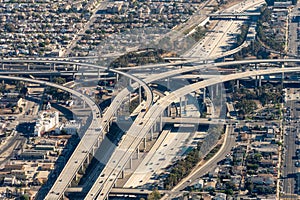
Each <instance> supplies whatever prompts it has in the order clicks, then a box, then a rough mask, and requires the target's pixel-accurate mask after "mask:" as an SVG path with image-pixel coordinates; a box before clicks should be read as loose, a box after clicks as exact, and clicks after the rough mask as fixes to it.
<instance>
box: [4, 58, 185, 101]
mask: <svg viewBox="0 0 300 200" xmlns="http://www.w3.org/2000/svg"><path fill="white" fill-rule="evenodd" d="M185 62H187V61H185ZM0 63H52V64H66V65H77V66H81V67H88V68H94V69H99V70H105V71H110V72H114V73H117V74H120V75H123V76H125V77H127V78H129V79H132V80H134V81H135V82H137V83H139V85H140V86H141V87H143V88H144V90H145V91H146V94H147V97H146V98H147V102H146V107H149V106H151V104H152V100H153V96H152V91H151V89H150V88H149V87H148V86H147V84H146V83H145V82H144V81H142V80H141V79H139V78H137V77H135V76H133V75H131V74H128V73H126V72H122V71H120V70H117V69H110V68H108V67H103V66H99V65H96V64H92V63H81V62H75V61H65V60H50V59H40V58H35V59H0ZM164 64H165V63H164ZM167 64H169V65H170V63H167ZM50 67H51V66H50Z"/></svg>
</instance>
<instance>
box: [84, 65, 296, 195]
mask: <svg viewBox="0 0 300 200" xmlns="http://www.w3.org/2000/svg"><path fill="white" fill-rule="evenodd" d="M298 61H299V60H298ZM298 71H300V67H293V68H273V69H268V70H258V71H249V72H243V73H237V74H230V75H224V76H220V77H217V78H212V79H208V80H205V81H201V82H198V83H194V84H191V85H187V86H185V87H182V88H180V89H178V90H176V91H175V92H172V93H171V94H169V95H168V96H166V97H164V98H163V99H161V100H160V101H158V102H157V103H156V104H154V105H153V106H152V107H151V108H150V110H149V111H148V112H147V113H146V114H145V115H143V116H140V115H139V116H138V117H137V118H136V120H135V121H134V123H133V124H132V126H131V127H130V129H129V131H128V133H127V134H129V135H130V137H128V138H127V137H126V138H125V139H124V141H123V142H122V144H121V146H120V150H117V151H115V152H114V154H113V155H112V157H111V159H110V163H109V167H106V168H104V170H103V172H102V173H101V174H102V175H103V176H99V178H98V179H97V181H96V183H95V184H94V186H93V187H92V189H91V190H90V192H89V193H88V195H87V196H86V198H85V199H86V200H88V199H105V198H106V197H107V195H108V193H109V191H110V190H111V188H112V187H113V185H114V183H115V181H116V179H117V177H118V176H119V174H120V173H121V171H122V170H123V169H124V167H125V164H126V163H127V162H128V161H129V159H130V157H131V156H132V154H133V153H134V152H135V150H136V149H137V147H138V145H139V144H140V142H141V141H142V138H143V137H144V136H145V135H146V134H147V133H148V132H149V131H150V129H151V127H152V126H153V125H154V123H155V122H156V121H157V119H158V118H159V117H160V116H161V114H162V113H163V111H164V110H165V109H166V108H167V107H168V106H169V105H170V104H171V103H172V102H173V101H175V100H176V99H177V98H178V97H180V96H184V95H187V94H189V93H190V92H193V91H195V90H197V89H199V88H205V87H208V86H212V85H215V84H218V83H223V82H226V81H230V80H235V79H240V78H246V77H249V76H258V75H267V74H276V73H283V72H285V73H291V72H298Z"/></svg>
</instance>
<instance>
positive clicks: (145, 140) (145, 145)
mask: <svg viewBox="0 0 300 200" xmlns="http://www.w3.org/2000/svg"><path fill="white" fill-rule="evenodd" d="M146 148H147V138H146V137H144V152H146Z"/></svg>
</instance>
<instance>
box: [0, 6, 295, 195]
mask: <svg viewBox="0 0 300 200" xmlns="http://www.w3.org/2000/svg"><path fill="white" fill-rule="evenodd" d="M261 2H262V1H259V2H255V3H254V1H253V3H254V4H253V5H256V4H260V3H261ZM253 5H252V4H251V5H250V6H249V7H251V6H253ZM232 9H233V10H234V11H236V12H242V11H243V10H241V11H238V9H237V8H236V9H235V8H232ZM233 10H229V12H231V11H233ZM221 28H224V29H226V30H224V32H226V33H227V32H228V30H231V31H232V32H236V30H237V28H238V24H237V23H236V22H232V21H231V22H228V23H226V24H223V25H222V27H221ZM231 31H229V32H231ZM222 32H223V31H222ZM222 32H220V33H222ZM220 35H221V36H220V39H218V40H216V39H212V38H213V37H208V40H207V41H205V42H204V43H203V44H204V46H212V47H213V46H216V45H210V44H212V42H214V41H215V42H216V43H218V44H220V43H222V44H223V43H224V44H226V40H227V39H225V41H223V40H224V38H225V37H223V36H224V34H220ZM221 40H222V41H221ZM196 48H198V49H196V50H192V51H191V52H194V53H195V52H197V53H199V50H201V49H202V48H203V46H202V47H201V46H200V47H196ZM238 50H239V49H237V51H238ZM222 52H223V50H220V49H215V48H210V49H207V50H206V53H205V54H203V55H205V56H207V55H216V54H218V55H221V54H222ZM186 56H187V57H193V53H190V54H189V55H186ZM197 57H198V56H197ZM0 62H2V63H53V64H65V65H70V66H71V65H78V66H79V67H89V68H94V69H101V70H110V71H112V72H115V73H118V74H120V75H124V76H126V77H128V78H130V79H132V80H134V81H135V83H133V84H131V85H129V86H128V87H126V88H124V89H123V90H122V91H120V92H119V94H118V95H117V96H116V97H115V98H114V100H113V101H112V103H111V105H110V107H109V108H108V109H107V111H106V112H105V113H103V116H102V117H98V115H99V114H98V113H101V112H102V111H100V109H99V108H98V106H97V105H96V104H95V103H94V102H93V100H91V99H90V98H89V97H87V96H85V95H82V94H81V93H79V92H77V91H75V90H72V89H69V88H66V87H63V86H60V85H55V84H53V83H50V82H45V81H39V80H32V79H26V78H18V77H10V76H3V75H2V76H0V79H14V80H19V81H20V80H22V81H27V82H32V83H39V84H41V85H47V86H51V87H56V88H60V89H62V90H65V91H68V92H70V93H72V94H73V95H75V96H77V97H78V98H81V99H82V100H83V101H84V102H86V103H87V104H88V106H89V107H90V108H91V111H92V120H91V124H90V126H89V128H88V129H87V132H86V133H85V134H84V136H83V138H82V139H81V142H80V143H79V145H78V146H77V148H76V150H75V152H74V153H73V154H72V156H71V157H70V159H69V160H68V162H67V164H66V166H65V167H64V169H63V171H62V172H61V173H60V175H59V177H58V178H57V180H56V182H55V183H54V185H53V187H52V188H51V189H50V191H49V193H48V194H47V196H46V197H45V199H61V198H62V197H63V195H64V192H65V191H66V190H67V188H68V187H69V185H70V182H71V181H72V180H73V179H74V177H75V176H76V173H77V172H78V170H79V168H80V167H81V166H82V164H83V163H84V162H86V160H87V157H88V155H89V153H92V152H93V150H95V149H96V148H97V147H98V146H99V143H100V142H101V140H102V139H103V136H104V134H105V133H106V132H107V129H108V128H109V125H110V121H111V120H112V117H113V116H114V115H115V113H116V112H117V110H118V108H119V107H120V106H121V104H122V103H123V102H124V99H126V97H127V96H128V95H129V94H130V93H132V92H134V91H135V90H136V89H138V88H140V87H143V89H144V90H145V93H146V98H145V101H144V105H143V107H142V108H144V109H145V111H141V112H140V113H139V114H138V116H137V118H136V119H135V121H134V122H133V124H132V126H131V127H130V129H129V130H128V131H127V133H126V135H128V136H130V137H124V139H123V140H122V141H121V143H120V145H119V146H118V148H117V149H116V150H115V151H114V152H113V154H112V156H111V157H110V159H109V161H108V163H107V165H106V166H107V167H105V168H104V169H103V171H102V172H101V175H100V176H99V177H98V179H97V180H96V181H95V183H94V185H93V186H92V187H91V190H90V191H89V192H88V194H87V195H86V198H85V199H96V198H97V199H104V198H106V197H107V196H108V194H109V192H110V191H111V189H112V187H113V185H114V184H115V181H116V179H117V178H118V177H119V175H120V174H121V173H122V170H124V168H125V165H126V163H128V161H129V160H130V159H131V157H132V155H133V154H134V153H135V152H136V149H137V147H138V145H139V144H140V143H141V142H142V139H143V138H144V137H145V135H146V134H147V133H148V132H150V131H151V129H152V128H153V127H154V124H156V123H157V122H158V121H159V120H160V118H162V116H163V112H164V111H165V110H166V108H167V107H168V106H169V105H170V104H172V103H173V102H175V101H177V100H178V98H179V97H184V96H185V95H188V94H189V93H191V92H193V91H196V90H198V89H199V88H206V87H209V86H212V85H216V84H219V83H224V82H226V81H230V80H236V79H241V78H246V77H255V76H263V75H268V74H278V73H282V72H285V73H292V72H299V71H300V67H290V68H271V69H266V70H257V71H246V72H242V73H236V74H230V75H219V76H218V77H216V78H208V79H207V80H204V81H201V82H197V83H194V84H191V85H187V86H185V87H182V88H180V89H178V90H175V91H172V92H171V93H170V94H169V95H167V96H165V97H163V98H161V99H159V100H158V101H157V102H155V103H154V102H153V94H152V90H151V88H150V87H149V86H148V85H147V84H148V83H151V82H153V81H156V80H161V79H164V78H168V77H173V76H177V75H180V74H182V73H185V72H191V71H195V70H199V69H205V68H217V67H222V66H231V65H239V64H259V63H288V62H292V63H295V62H300V59H265V60H242V61H232V62H221V63H206V61H203V60H201V59H195V58H193V59H190V60H187V61H180V62H177V63H168V64H156V65H147V66H139V67H134V68H130V69H152V68H159V67H160V68H162V67H166V68H167V67H170V66H175V67H176V66H180V65H184V64H186V63H195V66H192V67H183V68H175V69H174V70H171V71H167V72H163V73H161V74H152V75H150V76H148V77H147V78H145V79H143V80H141V79H140V78H137V77H136V76H134V75H131V74H129V73H126V72H122V71H121V70H124V69H107V68H106V67H101V66H98V65H94V64H89V63H79V62H71V61H63V60H48V59H1V60H0ZM203 62H204V63H203ZM125 70H126V69H125ZM30 73H31V72H30ZM53 73H54V72H53ZM227 132H229V133H231V132H232V127H231V126H230V125H229V126H227ZM233 145H234V137H232V136H231V134H227V135H226V140H225V142H224V144H223V146H222V149H221V153H219V154H216V156H215V157H213V159H211V160H210V161H209V162H207V164H206V165H204V166H202V167H201V169H200V170H199V171H197V172H196V173H194V174H191V175H190V176H189V179H191V180H192V181H193V182H194V181H196V180H197V177H199V176H201V175H203V174H204V173H205V172H207V171H208V170H209V169H211V168H212V165H209V164H212V163H213V164H214V165H216V163H217V161H219V160H220V159H222V158H223V157H224V155H225V154H226V153H228V151H229V150H230V149H231V147H232V146H233ZM188 184H189V183H187V182H183V183H182V184H181V185H178V186H177V187H176V188H174V189H173V190H174V191H179V190H181V189H183V188H185V187H186V186H187V185H188ZM286 190H288V189H286Z"/></svg>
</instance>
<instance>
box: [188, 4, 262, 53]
mask: <svg viewBox="0 0 300 200" xmlns="http://www.w3.org/2000/svg"><path fill="white" fill-rule="evenodd" d="M263 3H265V1H264V0H250V1H249V0H248V1H244V2H241V3H239V4H236V5H234V6H232V7H230V8H228V9H225V10H224V11H223V12H225V13H228V12H229V13H231V12H235V13H236V12H237V13H239V12H244V11H247V10H248V11H252V10H255V9H257V7H258V6H260V5H261V4H263ZM243 23H244V21H242V20H219V21H218V22H217V25H216V26H215V27H214V28H213V30H212V31H211V32H208V33H207V34H206V36H205V37H204V38H203V39H201V40H200V41H199V42H198V43H197V44H196V45H195V46H194V47H193V48H192V49H191V50H189V51H188V52H186V53H185V54H184V57H200V58H207V57H217V55H218V56H221V55H222V53H224V52H226V50H229V49H226V48H225V47H228V46H232V44H234V43H236V41H235V38H236V36H235V35H236V34H238V33H239V27H240V26H241V25H242V24H243Z"/></svg>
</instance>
